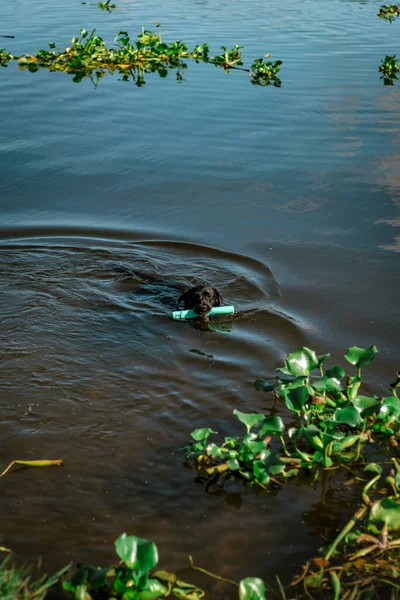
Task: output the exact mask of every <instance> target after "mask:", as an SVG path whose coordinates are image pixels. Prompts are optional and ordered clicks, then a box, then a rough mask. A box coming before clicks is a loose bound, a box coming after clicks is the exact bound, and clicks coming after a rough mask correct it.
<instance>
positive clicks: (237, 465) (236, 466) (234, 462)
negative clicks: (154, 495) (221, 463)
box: [228, 458, 240, 471]
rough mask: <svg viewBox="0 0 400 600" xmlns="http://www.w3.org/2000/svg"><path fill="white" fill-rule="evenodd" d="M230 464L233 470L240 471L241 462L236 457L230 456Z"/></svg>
mask: <svg viewBox="0 0 400 600" xmlns="http://www.w3.org/2000/svg"><path fill="white" fill-rule="evenodd" d="M228 466H229V468H230V470H231V471H238V470H239V469H240V463H239V461H238V460H237V459H236V458H230V459H229V460H228Z"/></svg>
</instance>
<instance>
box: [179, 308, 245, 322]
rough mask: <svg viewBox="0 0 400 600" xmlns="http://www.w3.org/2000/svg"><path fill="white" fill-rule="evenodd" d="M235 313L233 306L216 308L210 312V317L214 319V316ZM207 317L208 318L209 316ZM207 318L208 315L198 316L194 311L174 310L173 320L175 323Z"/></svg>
mask: <svg viewBox="0 0 400 600" xmlns="http://www.w3.org/2000/svg"><path fill="white" fill-rule="evenodd" d="M234 312H235V309H234V308H233V306H215V307H214V308H212V309H211V310H210V312H209V313H208V315H210V316H211V317H213V316H214V315H215V316H217V315H231V314H232V313H234ZM208 315H207V316H208ZM203 316H204V317H205V316H206V315H198V314H197V313H196V312H194V310H174V312H173V313H172V318H173V319H174V320H175V321H183V320H184V319H195V318H198V317H203Z"/></svg>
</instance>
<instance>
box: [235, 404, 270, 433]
mask: <svg viewBox="0 0 400 600" xmlns="http://www.w3.org/2000/svg"><path fill="white" fill-rule="evenodd" d="M233 414H234V415H235V416H236V417H237V418H238V419H239V421H240V422H241V423H243V424H244V425H246V427H247V432H249V431H250V429H252V427H257V426H259V425H261V423H262V422H263V421H264V419H265V416H264V415H259V414H251V413H242V412H240V410H236V409H235V410H234V411H233Z"/></svg>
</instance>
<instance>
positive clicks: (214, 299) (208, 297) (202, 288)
mask: <svg viewBox="0 0 400 600" xmlns="http://www.w3.org/2000/svg"><path fill="white" fill-rule="evenodd" d="M181 302H183V307H184V310H189V309H192V310H194V312H195V313H197V314H198V315H199V317H203V316H205V315H207V314H208V313H209V312H210V310H211V309H212V308H214V306H222V302H223V300H222V296H221V295H220V293H219V292H218V290H216V289H215V288H213V287H211V286H210V285H197V286H196V287H193V288H191V289H190V290H187V291H186V292H184V293H183V294H182V295H181V296H180V298H179V299H178V305H179V304H180V303H181Z"/></svg>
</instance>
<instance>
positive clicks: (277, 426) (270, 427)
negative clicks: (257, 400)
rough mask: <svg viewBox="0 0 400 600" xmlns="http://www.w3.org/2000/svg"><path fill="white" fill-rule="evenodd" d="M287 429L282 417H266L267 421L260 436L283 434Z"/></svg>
mask: <svg viewBox="0 0 400 600" xmlns="http://www.w3.org/2000/svg"><path fill="white" fill-rule="evenodd" d="M284 431H285V425H284V423H283V421H282V419H281V417H265V421H264V423H263V424H262V427H261V429H260V432H259V434H258V435H259V436H260V437H263V436H264V435H282V433H283V432H284Z"/></svg>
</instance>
